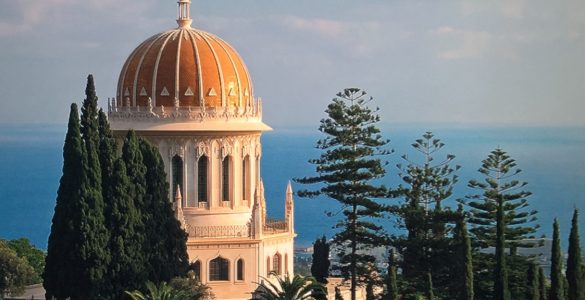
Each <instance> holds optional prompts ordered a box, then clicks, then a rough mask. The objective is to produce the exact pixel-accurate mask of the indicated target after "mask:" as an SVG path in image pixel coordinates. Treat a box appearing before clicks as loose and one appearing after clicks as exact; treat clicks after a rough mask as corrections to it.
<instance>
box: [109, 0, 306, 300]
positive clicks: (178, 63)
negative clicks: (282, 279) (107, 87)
mask: <svg viewBox="0 0 585 300" xmlns="http://www.w3.org/2000/svg"><path fill="white" fill-rule="evenodd" d="M177 3H178V18H177V24H178V28H176V29H172V30H168V31H165V32H162V33H159V34H156V35H154V36H152V37H150V38H148V39H146V40H145V41H144V42H143V43H141V44H140V45H139V46H138V47H137V48H136V49H135V50H134V51H132V53H131V54H130V56H129V57H128V59H127V60H126V62H125V63H124V66H123V67H122V71H121V72H120V77H119V80H118V87H117V95H116V96H117V97H116V99H112V101H111V104H110V106H111V107H110V109H109V119H110V122H111V126H112V129H113V131H114V134H115V135H116V137H118V138H120V139H121V138H122V137H123V136H124V135H125V133H126V131H127V130H129V129H134V130H135V131H136V132H137V134H138V135H140V136H142V137H145V138H147V139H148V140H150V141H151V142H152V143H153V144H155V145H157V146H158V149H159V151H160V153H161V155H162V157H163V160H164V164H165V168H166V172H167V180H168V182H169V201H172V202H174V203H175V209H176V216H177V218H178V219H179V220H180V221H181V222H182V224H184V228H185V230H186V231H187V233H188V234H189V239H188V241H187V250H188V253H189V259H190V261H191V263H193V264H194V266H195V270H197V271H198V272H199V274H197V275H198V276H199V278H201V281H202V282H203V283H207V284H209V286H211V287H212V289H213V292H214V293H215V295H216V298H218V299H249V298H250V292H252V291H253V290H254V289H255V288H256V287H257V285H256V282H260V281H261V278H260V276H264V277H266V276H267V275H268V273H269V272H270V271H276V272H277V273H278V274H281V275H284V274H285V273H289V274H292V273H293V271H294V270H293V240H294V236H295V233H294V220H293V219H294V212H293V207H294V205H293V194H292V187H291V186H290V183H289V185H288V186H287V189H286V197H285V199H284V201H283V205H285V219H284V220H272V219H269V218H267V217H266V201H265V199H264V188H263V184H262V180H261V176H260V160H261V156H262V147H261V144H260V135H261V134H262V132H263V131H268V130H271V128H270V127H268V126H267V125H266V124H264V123H263V122H262V102H261V100H260V99H256V98H254V93H253V92H254V90H253V87H252V81H251V78H250V75H249V73H248V70H247V68H246V65H245V64H244V62H243V61H242V59H241V58H240V56H239V54H238V53H237V52H236V51H235V50H234V48H232V46H230V45H229V44H228V43H226V42H225V41H223V40H222V39H220V38H218V37H217V36H215V35H213V34H211V33H207V32H204V31H201V30H198V29H194V28H191V22H192V20H191V17H190V15H189V14H190V12H189V6H190V1H189V0H179V1H178V2H177Z"/></svg>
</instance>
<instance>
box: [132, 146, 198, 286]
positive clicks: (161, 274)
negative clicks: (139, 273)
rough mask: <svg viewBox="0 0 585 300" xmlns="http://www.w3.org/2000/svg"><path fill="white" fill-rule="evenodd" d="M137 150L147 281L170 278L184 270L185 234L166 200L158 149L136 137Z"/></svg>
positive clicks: (184, 271) (186, 266) (186, 264)
mask: <svg viewBox="0 0 585 300" xmlns="http://www.w3.org/2000/svg"><path fill="white" fill-rule="evenodd" d="M139 149H140V156H141V157H142V159H143V164H144V166H146V168H145V171H146V172H145V173H144V178H145V180H146V186H145V191H146V195H147V197H145V201H144V205H145V208H144V211H143V214H144V216H143V218H144V220H145V228H146V232H147V240H146V243H147V245H148V248H147V249H148V261H149V264H150V268H149V269H147V271H148V274H149V280H150V281H154V282H161V281H169V280H171V279H172V278H173V277H177V276H184V275H185V274H186V273H187V268H188V265H189V260H188V256H187V233H186V232H185V231H184V230H183V228H181V223H180V222H179V221H178V220H177V218H176V217H175V214H174V211H173V206H172V203H171V202H170V201H169V198H168V197H169V190H168V183H167V181H166V178H167V177H166V173H165V168H164V164H163V160H162V157H161V156H160V153H159V151H158V149H157V148H156V147H155V146H153V145H151V144H150V143H148V142H147V141H145V140H143V139H140V140H139Z"/></svg>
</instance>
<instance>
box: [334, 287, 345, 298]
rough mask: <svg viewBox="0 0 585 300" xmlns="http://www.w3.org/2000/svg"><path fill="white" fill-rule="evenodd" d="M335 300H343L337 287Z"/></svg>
mask: <svg viewBox="0 0 585 300" xmlns="http://www.w3.org/2000/svg"><path fill="white" fill-rule="evenodd" d="M335 300H343V296H342V295H341V290H340V289H339V287H337V286H336V287H335Z"/></svg>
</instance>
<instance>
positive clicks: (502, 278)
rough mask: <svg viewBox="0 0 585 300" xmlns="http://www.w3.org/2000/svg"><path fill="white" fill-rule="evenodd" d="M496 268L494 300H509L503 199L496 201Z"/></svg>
mask: <svg viewBox="0 0 585 300" xmlns="http://www.w3.org/2000/svg"><path fill="white" fill-rule="evenodd" d="M496 224H497V227H496V237H497V239H496V269H495V271H494V300H510V290H509V289H508V269H507V267H506V254H505V250H506V249H505V247H506V246H505V243H506V238H505V237H506V232H505V225H504V201H501V200H498V201H497V212H496Z"/></svg>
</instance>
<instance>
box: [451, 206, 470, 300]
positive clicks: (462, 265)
mask: <svg viewBox="0 0 585 300" xmlns="http://www.w3.org/2000/svg"><path fill="white" fill-rule="evenodd" d="M459 214H460V216H461V217H460V218H459V220H458V221H457V224H456V226H455V230H454V233H453V234H454V236H453V239H454V241H455V255H454V256H455V259H456V264H455V266H456V268H455V272H456V275H455V276H454V277H455V280H454V283H455V292H456V293H457V294H458V297H457V298H458V299H460V300H473V299H474V290H473V257H472V255H471V250H472V249H471V240H470V238H469V235H468V232H467V222H466V220H465V215H464V214H463V206H461V205H460V206H459Z"/></svg>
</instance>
